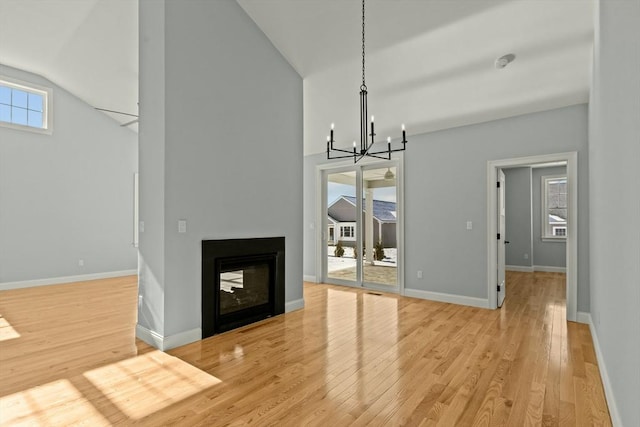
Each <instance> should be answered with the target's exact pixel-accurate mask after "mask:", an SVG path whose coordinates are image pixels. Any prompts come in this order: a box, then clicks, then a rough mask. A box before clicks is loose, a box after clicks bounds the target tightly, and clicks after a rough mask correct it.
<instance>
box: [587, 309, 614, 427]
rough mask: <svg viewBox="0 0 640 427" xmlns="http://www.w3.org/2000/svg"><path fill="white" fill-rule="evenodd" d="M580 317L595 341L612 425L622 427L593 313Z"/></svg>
mask: <svg viewBox="0 0 640 427" xmlns="http://www.w3.org/2000/svg"><path fill="white" fill-rule="evenodd" d="M578 314H579V315H580V316H579V318H580V320H583V322H580V323H586V324H588V325H589V330H590V331H591V339H592V341H593V348H594V349H595V351H596V360H597V361H598V371H600V379H601V380H602V385H603V386H604V395H605V398H606V399H607V406H608V407H609V415H610V416H611V423H612V424H613V426H614V427H622V418H620V412H619V411H618V406H617V405H616V400H615V397H614V395H613V387H612V386H611V380H610V379H609V372H608V371H607V365H605V363H604V355H603V354H602V349H601V348H600V341H599V340H598V333H597V332H596V328H595V326H594V325H593V319H592V318H591V313H578Z"/></svg>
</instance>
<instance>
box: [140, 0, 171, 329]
mask: <svg viewBox="0 0 640 427" xmlns="http://www.w3.org/2000/svg"><path fill="white" fill-rule="evenodd" d="M138 4H139V13H138V22H139V26H138V31H139V33H140V35H139V46H140V51H139V53H138V61H139V69H138V72H139V89H138V90H139V100H140V104H139V109H138V111H139V114H140V122H139V125H138V133H139V144H140V173H139V180H140V181H139V188H140V195H139V200H140V202H139V209H140V215H139V216H140V222H141V227H140V234H139V245H138V248H139V255H138V260H139V262H138V283H139V286H138V292H139V295H140V298H139V299H138V324H139V325H141V326H144V327H145V328H147V329H150V330H152V331H155V332H157V333H159V334H160V335H163V333H164V300H165V292H164V288H165V274H164V270H165V265H164V245H165V242H164V240H165V239H164V218H165V213H164V207H165V195H164V187H165V164H164V161H165V129H164V128H165V126H164V122H165V67H164V62H165V53H164V51H165V42H164V31H165V30H164V26H165V23H164V0H140V2H139V3H138ZM142 223H144V227H142ZM143 230H144V231H143Z"/></svg>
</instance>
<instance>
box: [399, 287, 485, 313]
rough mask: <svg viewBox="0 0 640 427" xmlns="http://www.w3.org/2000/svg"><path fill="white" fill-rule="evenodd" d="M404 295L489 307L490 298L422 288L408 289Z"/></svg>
mask: <svg viewBox="0 0 640 427" xmlns="http://www.w3.org/2000/svg"><path fill="white" fill-rule="evenodd" d="M404 296H406V297H412V298H420V299H428V300H431V301H438V302H448V303H451V304H458V305H468V306H471V307H480V308H489V300H487V299H483V298H474V297H465V296H462V295H455V294H445V293H441V292H431V291H423V290H420V289H406V288H405V290H404Z"/></svg>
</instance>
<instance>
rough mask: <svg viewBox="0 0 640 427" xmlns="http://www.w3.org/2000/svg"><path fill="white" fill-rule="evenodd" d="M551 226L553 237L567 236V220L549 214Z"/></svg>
mask: <svg viewBox="0 0 640 427" xmlns="http://www.w3.org/2000/svg"><path fill="white" fill-rule="evenodd" d="M549 225H550V226H551V235H552V236H566V235H567V220H566V219H565V218H562V217H561V216H558V215H553V214H549Z"/></svg>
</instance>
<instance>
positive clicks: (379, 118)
mask: <svg viewBox="0 0 640 427" xmlns="http://www.w3.org/2000/svg"><path fill="white" fill-rule="evenodd" d="M237 1H238V3H239V4H240V5H241V6H242V7H243V8H244V9H245V11H247V13H248V14H249V15H250V16H251V18H252V19H253V20H254V21H255V22H256V23H257V25H258V26H259V27H260V28H261V29H262V30H263V31H264V33H265V34H266V35H267V37H269V39H270V40H271V41H272V42H273V44H274V45H275V46H276V48H278V49H279V50H280V52H281V53H282V54H283V56H284V57H285V58H286V59H287V60H288V61H289V62H290V63H291V64H292V66H293V67H294V68H295V69H296V70H297V71H298V73H300V75H301V76H302V77H303V78H304V91H305V99H304V121H305V123H304V140H305V141H304V142H305V154H310V153H315V152H320V151H323V149H324V147H325V141H326V134H327V132H328V128H329V124H330V123H331V122H335V123H336V135H337V137H338V141H339V142H340V143H344V145H345V146H349V145H350V141H352V140H354V139H358V138H359V136H358V135H357V133H358V131H359V127H358V111H359V108H358V102H359V101H358V91H359V86H360V73H361V70H360V60H361V57H360V54H361V52H360V38H361V34H360V31H361V27H360V17H361V16H360V15H361V10H360V8H361V4H360V1H359V0H237ZM593 8H594V0H367V86H368V88H369V110H370V112H372V113H373V114H375V115H376V130H377V133H378V134H379V135H380V136H381V139H383V138H385V137H386V135H387V134H389V135H391V136H393V137H395V136H398V135H399V126H400V124H401V123H406V125H407V130H408V134H409V135H412V134H418V133H422V132H427V131H432V130H437V129H443V128H448V127H454V126H460V125H465V124H470V123H477V122H482V121H487V120H493V119H497V118H502V117H508V116H512V115H517V114H524V113H528V112H533V111H540V110H544V109H549V108H556V107H561V106H566V105H572V104H577V103H582V102H586V101H587V99H588V90H589V75H590V62H591V51H592V44H593V25H594V24H593ZM511 52H512V53H515V54H516V56H517V58H516V60H515V61H514V62H513V63H512V64H510V65H509V66H508V67H507V68H505V69H503V70H496V69H495V68H494V67H493V62H494V60H495V59H496V58H497V57H499V56H501V55H504V54H506V53H511ZM0 63H2V64H4V65H8V66H12V67H15V68H20V69H24V70H27V71H31V72H34V73H37V74H41V75H43V76H44V77H46V78H48V79H50V80H51V81H53V82H54V83H56V84H58V85H60V86H62V87H64V88H65V89H67V90H69V91H70V92H72V93H73V94H75V95H76V96H78V97H80V98H81V99H83V100H84V101H86V102H87V103H89V104H90V105H92V106H94V107H100V108H106V109H110V110H116V111H122V112H127V113H131V114H137V111H138V110H137V101H138V99H137V97H138V2H137V1H136V0H0ZM113 117H114V118H116V119H117V120H118V121H119V122H120V123H126V122H127V121H129V120H130V119H131V117H127V116H118V115H113Z"/></svg>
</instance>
